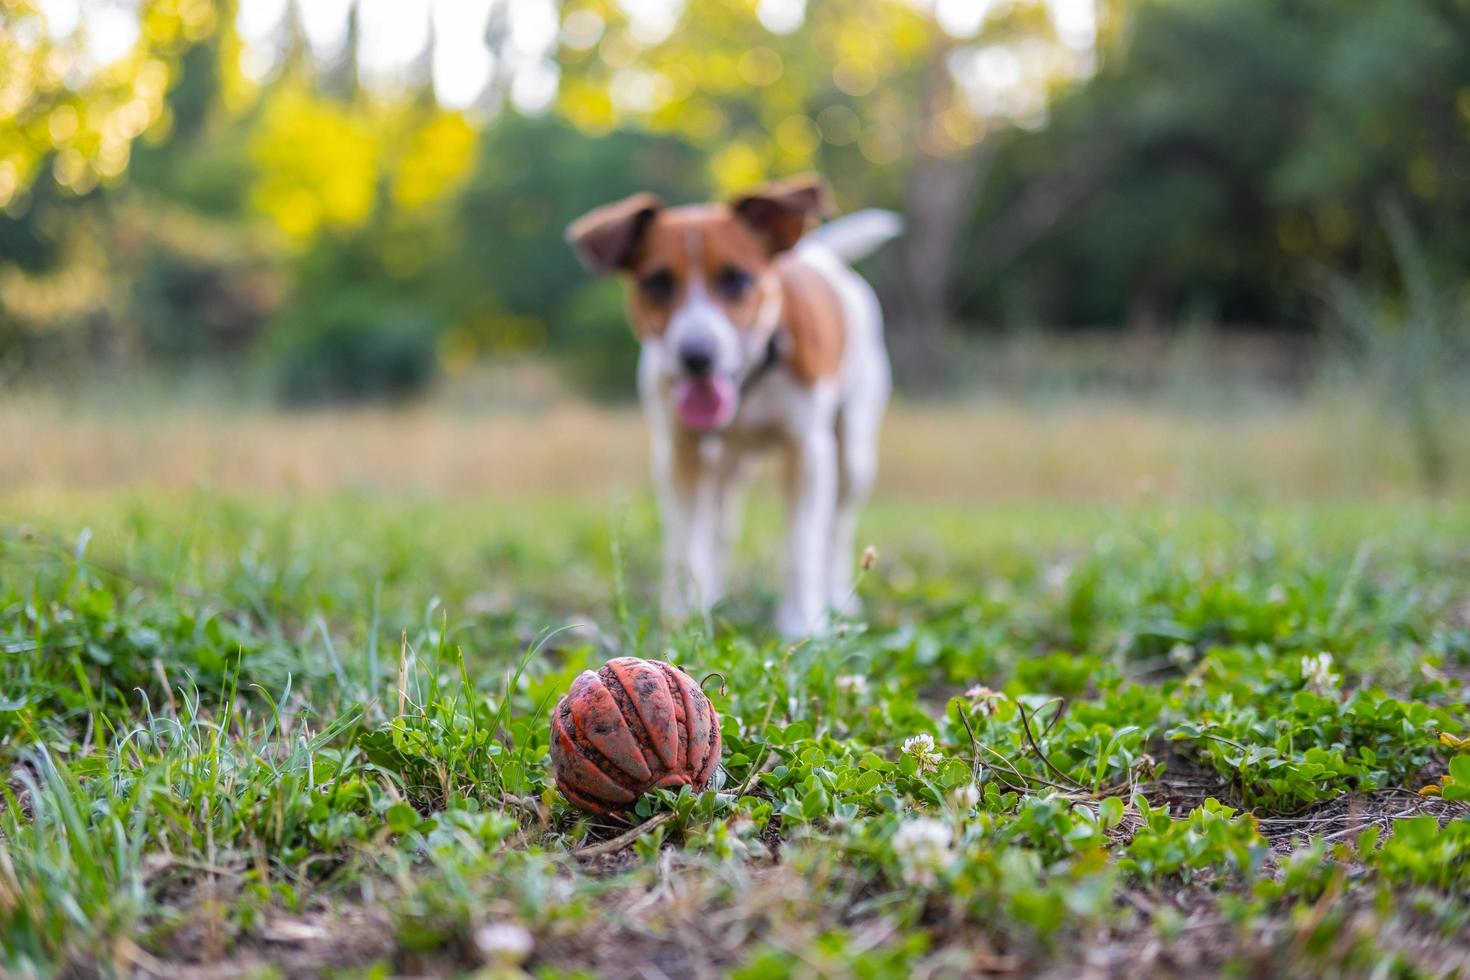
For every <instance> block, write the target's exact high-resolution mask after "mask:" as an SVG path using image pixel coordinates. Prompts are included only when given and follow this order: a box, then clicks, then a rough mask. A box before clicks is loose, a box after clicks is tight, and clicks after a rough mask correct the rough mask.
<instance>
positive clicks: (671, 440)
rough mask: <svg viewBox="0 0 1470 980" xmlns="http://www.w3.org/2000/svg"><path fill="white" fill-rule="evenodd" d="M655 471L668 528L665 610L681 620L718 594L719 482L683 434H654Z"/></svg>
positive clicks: (694, 443)
mask: <svg viewBox="0 0 1470 980" xmlns="http://www.w3.org/2000/svg"><path fill="white" fill-rule="evenodd" d="M653 470H654V482H655V484H656V485H657V486H658V488H659V493H658V496H659V516H660V519H661V521H662V523H663V532H664V553H663V595H662V605H663V613H664V616H665V618H667V619H668V620H669V621H671V622H681V621H683V620H684V619H687V618H688V617H689V616H690V615H691V614H692V613H695V612H707V611H708V610H709V607H710V606H711V605H712V604H714V603H715V602H716V601H717V600H718V599H719V598H720V590H721V582H720V578H721V565H722V562H721V556H720V553H719V552H720V541H719V530H720V521H719V513H718V511H719V503H720V501H719V493H718V487H717V485H716V483H715V474H714V472H713V470H712V467H710V466H709V465H708V464H707V461H706V460H704V459H703V458H702V454H701V452H700V447H699V444H698V441H697V440H695V439H693V438H690V437H688V436H686V435H685V434H682V433H670V434H668V435H667V436H666V437H665V438H662V439H660V438H657V437H656V438H655V440H654V444H653Z"/></svg>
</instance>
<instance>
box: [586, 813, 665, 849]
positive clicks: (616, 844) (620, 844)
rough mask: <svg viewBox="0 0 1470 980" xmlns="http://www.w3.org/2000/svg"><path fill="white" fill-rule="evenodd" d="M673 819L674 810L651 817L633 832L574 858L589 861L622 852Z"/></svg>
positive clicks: (596, 845)
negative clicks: (649, 832)
mask: <svg viewBox="0 0 1470 980" xmlns="http://www.w3.org/2000/svg"><path fill="white" fill-rule="evenodd" d="M673 817H674V811H673V810H665V811H663V812H662V813H655V814H654V815H653V816H651V817H649V818H648V819H647V820H645V821H643V822H642V823H640V824H639V825H638V826H636V827H634V828H633V829H632V830H629V831H625V832H623V833H621V834H619V835H618V836H616V837H614V838H612V839H611V840H605V841H603V842H602V843H601V844H593V845H592V846H591V847H584V848H581V849H580V850H576V851H573V852H572V857H574V858H576V859H577V860H579V861H587V860H590V859H592V858H595V857H599V856H601V855H603V854H616V853H617V852H618V851H621V850H622V849H623V848H625V847H627V846H628V845H629V844H631V843H633V842H634V841H636V840H637V839H638V838H640V837H642V836H643V835H644V834H646V833H647V832H648V831H650V830H653V829H654V828H656V827H661V826H663V825H664V824H666V823H668V822H669V821H670V820H672V819H673Z"/></svg>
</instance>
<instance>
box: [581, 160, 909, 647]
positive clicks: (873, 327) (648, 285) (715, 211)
mask: <svg viewBox="0 0 1470 980" xmlns="http://www.w3.org/2000/svg"><path fill="white" fill-rule="evenodd" d="M829 201H830V195H829V192H828V190H827V187H826V185H825V184H824V183H823V182H822V181H821V179H820V178H816V177H806V178H798V179H793V180H789V181H785V182H781V183H776V184H771V185H769V186H767V187H764V188H762V189H760V190H757V191H754V192H752V193H750V194H746V195H745V196H743V197H739V198H737V199H735V200H733V201H730V202H729V203H725V204H699V205H685V206H681V207H666V206H664V204H663V203H662V202H661V201H660V200H659V198H657V197H656V196H654V195H653V194H648V193H643V194H635V195H633V196H632V197H629V198H627V199H625V200H622V201H619V202H616V203H614V204H609V205H606V206H604V207H601V208H598V209H596V210H594V211H592V212H590V213H588V214H586V215H584V216H582V217H581V218H578V219H577V220H576V221H574V222H573V223H572V224H571V225H570V226H569V227H568V228H567V234H566V237H567V241H568V243H569V244H570V245H571V246H572V248H573V250H574V251H575V252H576V254H577V256H578V258H579V259H580V260H581V262H582V263H583V265H585V266H586V267H587V268H588V269H589V270H590V271H592V272H594V273H598V274H608V273H613V272H621V273H623V274H624V275H625V276H626V277H627V278H628V279H629V280H630V283H631V289H630V290H629V293H628V299H627V312H628V318H629V320H630V321H631V323H632V327H633V332H634V334H635V335H636V336H637V338H638V340H639V342H640V344H641V346H642V351H641V354H640V356H639V362H638V393H639V398H640V401H641V402H642V407H643V413H644V416H645V418H646V420H647V424H648V428H649V432H650V436H651V439H650V450H651V457H652V459H651V462H652V469H653V480H654V483H655V485H656V489H657V494H658V502H659V512H660V518H661V521H662V524H663V532H664V550H663V589H662V604H663V611H664V615H665V616H666V617H667V618H671V619H674V620H682V619H684V618H687V617H688V616H689V615H691V614H693V613H696V612H702V613H705V614H707V613H708V611H709V609H710V607H711V606H713V604H714V603H715V602H717V601H718V600H719V599H720V598H721V596H722V595H723V592H724V586H725V574H726V566H727V559H728V553H729V550H730V547H731V544H732V542H733V540H734V538H735V537H736V531H737V527H738V522H739V516H740V497H741V490H742V487H743V484H744V482H745V476H746V472H747V471H748V469H749V468H750V463H751V462H752V460H753V459H754V458H755V457H756V456H757V455H758V454H759V453H761V452H764V451H767V450H770V449H779V450H781V452H782V454H783V456H784V463H785V468H784V473H785V488H786V498H787V505H788V512H789V527H788V530H787V538H786V545H785V575H784V582H783V585H782V593H781V599H780V603H779V605H778V608H777V612H776V624H775V625H776V628H777V630H778V631H779V632H780V633H781V634H782V635H783V636H785V637H787V638H800V637H804V636H808V635H811V634H813V633H817V632H820V631H822V630H823V629H825V628H826V626H827V624H828V622H829V617H830V614H831V613H832V612H837V613H842V614H849V613H851V612H852V610H853V606H854V604H855V597H854V595H853V561H854V555H853V552H854V544H855V542H854V540H853V539H854V534H855V533H856V525H857V518H858V509H859V507H860V506H861V505H862V503H863V502H864V501H865V499H866V498H867V496H868V494H869V492H870V490H871V489H872V486H873V480H874V477H875V475H876V472H877V467H878V435H879V428H880V426H881V425H882V421H883V414H884V411H885V409H886V407H887V404H888V397H889V392H890V390H891V387H892V382H891V376H890V369H889V362H888V353H887V350H886V348H885V346H884V342H883V314H882V311H881V309H880V307H879V304H878V298H877V296H876V295H875V294H874V292H873V290H872V288H871V287H870V286H869V285H868V284H867V282H866V281H864V280H863V279H862V277H860V276H859V275H858V274H857V273H855V272H854V271H853V270H852V269H851V268H850V263H853V262H856V261H858V260H860V259H862V258H864V257H865V256H867V255H868V254H870V253H871V252H873V251H876V250H877V249H878V248H880V247H881V246H882V245H883V244H884V243H885V242H887V241H888V240H889V239H891V238H893V237H895V236H896V235H898V234H899V232H900V231H901V222H900V221H899V219H898V216H897V215H894V214H892V213H891V212H887V211H877V210H870V211H861V212H858V213H856V214H852V215H848V216H846V217H844V218H839V219H837V220H835V221H832V222H829V223H828V224H825V225H822V226H820V227H818V226H817V222H818V219H819V218H822V217H826V216H828V213H829V211H830V203H829Z"/></svg>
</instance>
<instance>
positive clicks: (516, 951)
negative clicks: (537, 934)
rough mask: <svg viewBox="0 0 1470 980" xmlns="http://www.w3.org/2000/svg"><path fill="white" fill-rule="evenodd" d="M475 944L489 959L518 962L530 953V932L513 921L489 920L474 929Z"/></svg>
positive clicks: (501, 962)
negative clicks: (487, 922) (489, 921)
mask: <svg viewBox="0 0 1470 980" xmlns="http://www.w3.org/2000/svg"><path fill="white" fill-rule="evenodd" d="M475 945H476V946H477V947H478V948H479V950H480V953H481V954H482V955H483V956H484V957H485V958H486V959H487V960H489V961H491V962H493V963H499V964H502V965H509V964H513V963H520V962H521V961H523V960H524V959H525V958H526V957H527V956H529V955H531V946H532V940H531V934H530V933H529V932H527V931H526V930H525V928H523V927H522V926H518V925H516V924H515V923H514V922H491V923H489V924H487V925H483V926H481V927H480V928H478V929H476V930H475Z"/></svg>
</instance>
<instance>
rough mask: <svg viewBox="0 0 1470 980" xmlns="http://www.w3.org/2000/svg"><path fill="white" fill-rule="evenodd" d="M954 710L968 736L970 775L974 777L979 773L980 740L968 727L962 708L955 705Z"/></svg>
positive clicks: (968, 722)
mask: <svg viewBox="0 0 1470 980" xmlns="http://www.w3.org/2000/svg"><path fill="white" fill-rule="evenodd" d="M955 710H956V711H958V712H959V716H960V723H961V724H962V725H964V726H965V734H966V735H968V736H970V775H971V776H975V775H978V774H979V772H980V740H979V739H977V738H976V737H975V729H973V728H971V727H970V719H969V718H967V717H966V716H965V709H964V706H963V705H957V706H956V708H955Z"/></svg>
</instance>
